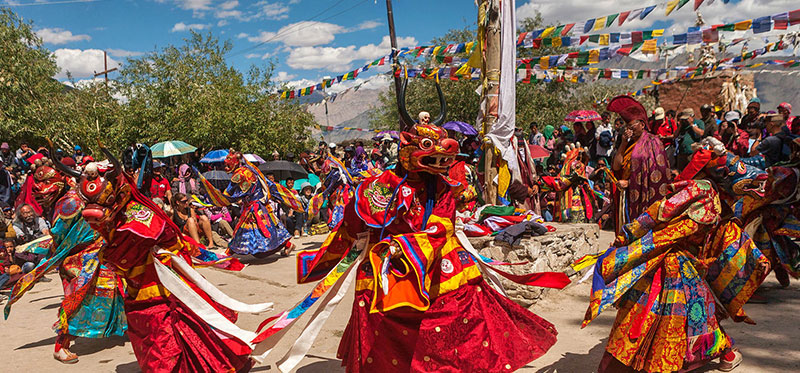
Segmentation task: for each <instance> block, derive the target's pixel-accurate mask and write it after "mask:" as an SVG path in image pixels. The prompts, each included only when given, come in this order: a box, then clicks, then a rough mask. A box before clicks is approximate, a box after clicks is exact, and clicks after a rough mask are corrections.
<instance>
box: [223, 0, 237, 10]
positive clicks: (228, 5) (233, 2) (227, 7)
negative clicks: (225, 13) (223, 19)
mask: <svg viewBox="0 0 800 373" xmlns="http://www.w3.org/2000/svg"><path fill="white" fill-rule="evenodd" d="M237 6H239V2H238V1H236V0H231V1H226V2H224V3H222V4H220V5H219V8H220V9H222V10H231V9H233V8H236V7H237Z"/></svg>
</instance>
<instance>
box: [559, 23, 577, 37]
mask: <svg viewBox="0 0 800 373" xmlns="http://www.w3.org/2000/svg"><path fill="white" fill-rule="evenodd" d="M573 27H575V24H574V23H570V24H568V25H566V26H565V27H564V29H563V30H561V36H567V34H569V32H570V31H572V28H573Z"/></svg>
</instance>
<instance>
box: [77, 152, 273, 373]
mask: <svg viewBox="0 0 800 373" xmlns="http://www.w3.org/2000/svg"><path fill="white" fill-rule="evenodd" d="M102 150H103V152H104V153H105V154H106V156H107V157H108V158H109V160H111V162H112V164H113V170H111V171H108V172H106V174H105V175H104V176H94V175H87V174H83V175H81V177H80V182H79V190H80V193H81V197H82V198H84V199H85V200H86V201H87V204H86V207H85V208H84V210H83V212H82V214H83V217H84V219H86V221H87V222H88V223H89V224H90V225H91V226H92V228H93V229H95V230H97V231H98V232H99V233H100V234H102V235H103V237H104V238H105V239H106V242H107V244H106V245H105V246H104V247H103V248H102V249H101V258H102V260H103V261H104V262H106V263H107V264H108V265H109V266H110V267H112V268H114V270H115V271H116V272H117V273H118V274H119V275H120V276H121V277H123V278H124V279H125V281H126V284H127V294H126V297H125V314H126V316H127V319H128V337H129V338H130V341H131V345H132V346H133V350H134V353H135V354H136V359H137V360H138V362H139V366H140V367H141V368H142V370H143V371H145V372H221V371H247V370H249V369H250V367H251V366H252V364H253V361H252V360H251V359H250V357H249V354H250V352H251V350H252V345H251V344H250V340H252V338H253V337H254V336H255V334H253V333H251V332H247V331H244V330H241V329H239V328H238V327H237V326H236V325H234V324H233V323H234V322H235V321H236V318H237V316H236V313H235V312H234V310H236V311H246V312H261V311H265V310H267V309H269V308H271V304H260V305H252V306H251V305H245V304H242V303H239V302H237V301H235V300H233V299H230V298H228V297H227V296H225V295H224V294H223V293H221V292H220V291H219V290H218V289H216V288H214V287H213V286H212V285H211V284H210V283H208V282H207V281H206V280H205V279H204V278H203V277H202V276H201V275H200V274H199V273H197V272H196V271H195V270H194V269H193V267H192V265H191V263H192V259H191V257H192V256H193V254H195V253H196V251H197V250H199V245H197V244H195V243H191V242H189V241H188V239H187V238H186V237H184V236H183V235H182V234H181V233H180V230H179V229H178V227H177V226H176V225H175V224H174V223H172V221H171V220H170V219H168V218H167V216H166V215H165V214H164V212H163V211H162V210H161V209H159V208H158V207H157V206H155V204H153V202H152V201H150V199H148V198H147V197H144V196H143V195H141V194H139V192H138V191H137V189H136V187H135V184H134V183H133V181H132V179H131V178H130V176H129V175H127V174H125V173H124V172H121V170H122V166H121V164H120V163H119V162H118V161H117V160H116V159H115V158H114V157H113V156H112V155H111V154H110V152H108V150H106V149H105V148H102Z"/></svg>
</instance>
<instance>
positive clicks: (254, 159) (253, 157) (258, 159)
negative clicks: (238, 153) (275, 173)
mask: <svg viewBox="0 0 800 373" xmlns="http://www.w3.org/2000/svg"><path fill="white" fill-rule="evenodd" d="M244 159H246V160H247V161H248V162H251V163H257V164H262V163H264V162H266V161H265V160H264V158H261V157H259V156H257V155H255V154H245V155H244Z"/></svg>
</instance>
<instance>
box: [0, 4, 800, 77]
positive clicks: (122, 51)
mask: <svg viewBox="0 0 800 373" xmlns="http://www.w3.org/2000/svg"><path fill="white" fill-rule="evenodd" d="M706 1H708V0H706ZM692 3H693V1H690V4H687V6H685V7H684V8H683V9H681V10H679V11H676V12H675V13H673V14H672V15H671V16H670V17H665V16H664V11H663V9H661V8H658V9H656V11H654V12H653V14H651V15H650V16H648V17H647V18H646V19H645V20H642V21H636V22H630V23H626V24H625V25H623V27H622V29H620V28H616V27H614V28H611V29H608V30H610V31H618V30H633V29H637V30H642V29H645V30H646V29H650V28H653V27H658V28H662V27H666V28H667V29H670V28H675V29H676V31H677V32H680V31H682V30H683V31H685V28H686V27H688V26H689V25H691V24H692V23H693V21H694V19H695V17H696V16H695V14H694V13H693V12H692V9H691V4H692ZM0 4H5V5H9V6H10V7H11V9H13V10H14V11H15V12H17V13H18V14H20V15H22V16H23V17H24V18H25V19H27V20H31V21H33V23H34V26H35V30H36V31H37V33H38V34H39V35H40V36H41V37H42V38H43V39H44V40H45V46H46V47H47V48H48V49H50V50H51V51H53V52H54V53H55V55H56V60H57V62H58V64H59V66H60V67H61V68H62V72H61V73H59V75H57V76H56V78H58V79H61V80H63V79H64V78H65V76H66V71H67V70H69V71H70V72H71V73H72V75H73V77H74V78H75V79H77V80H81V79H87V78H90V77H91V75H92V73H93V72H94V71H100V70H102V67H103V65H102V63H103V61H102V50H106V51H108V52H109V54H110V57H111V59H112V62H111V65H112V66H115V65H116V64H117V63H122V64H124V61H125V58H126V57H136V56H139V55H141V54H142V53H144V52H147V51H152V50H154V49H155V48H161V47H164V46H166V45H168V44H179V43H181V40H182V39H183V38H185V37H187V36H188V33H189V31H188V30H189V29H195V30H197V31H202V32H207V31H210V32H212V33H213V34H214V35H216V36H218V37H220V38H221V39H229V40H231V41H232V42H233V45H234V47H233V51H232V53H231V54H230V56H229V62H230V63H232V64H233V65H234V66H235V67H237V68H239V69H241V70H243V71H244V70H246V69H247V67H249V66H250V64H261V63H264V61H265V60H266V59H271V60H272V61H274V62H275V63H276V64H277V66H276V72H277V78H278V79H280V80H284V81H288V82H291V83H292V84H294V85H296V86H297V87H300V86H301V85H303V84H305V83H309V84H310V83H311V82H317V81H319V80H320V79H321V78H322V77H324V76H336V75H340V74H342V73H344V72H347V71H349V70H353V69H354V68H357V67H359V66H362V65H363V64H364V63H365V62H367V61H372V60H374V59H375V58H378V57H380V56H382V55H385V54H386V53H388V51H389V44H388V37H387V36H386V35H387V33H388V31H387V26H386V23H387V22H386V9H385V1H384V0H285V1H279V0H260V1H247V0H239V1H237V0H138V1H135V0H98V1H91V0H85V1H81V0H14V1H12V0H0ZM30 4H35V5H30ZM393 4H394V12H395V23H396V26H397V35H398V39H399V40H400V45H401V46H413V45H424V44H427V43H428V42H429V41H430V40H431V39H432V38H433V37H436V36H439V35H442V34H443V33H445V32H446V31H447V30H448V29H451V28H461V27H463V26H465V25H467V24H473V23H474V20H475V17H476V12H477V10H476V7H475V5H474V2H473V1H472V0H458V1H455V0H452V1H442V0H434V1H431V0H395V1H394V2H393ZM516 4H517V14H518V18H523V17H525V16H529V15H533V14H534V12H535V11H539V12H541V13H542V14H543V16H544V17H545V19H546V20H547V21H548V22H550V23H556V22H559V21H560V22H582V21H585V20H586V19H589V18H594V17H599V16H604V15H608V14H612V13H618V12H620V11H625V10H631V9H635V8H640V7H642V6H646V5H656V4H663V3H662V2H660V1H655V0H653V1H647V0H645V1H644V2H642V1H641V0H593V1H586V0H536V1H535V2H533V3H531V2H529V1H527V0H518V1H517V3H516ZM798 7H800V6H798V2H797V1H796V0H738V1H732V2H731V3H730V4H723V1H722V0H717V1H716V2H714V3H713V4H712V5H704V6H702V7H701V8H700V11H701V12H702V13H703V16H704V18H705V19H706V21H707V22H708V23H718V22H729V21H735V20H741V19H747V18H752V17H758V16H763V15H771V14H774V13H778V12H781V11H786V10H793V9H796V8H798ZM328 8H330V9H328ZM326 9H328V10H326ZM348 9H349V10H348ZM337 13H341V14H337ZM314 16H317V17H314ZM604 32H607V31H604ZM668 33H669V31H668ZM265 41H266V43H264V44H263V45H260V46H258V45H259V43H263V42H265Z"/></svg>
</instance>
